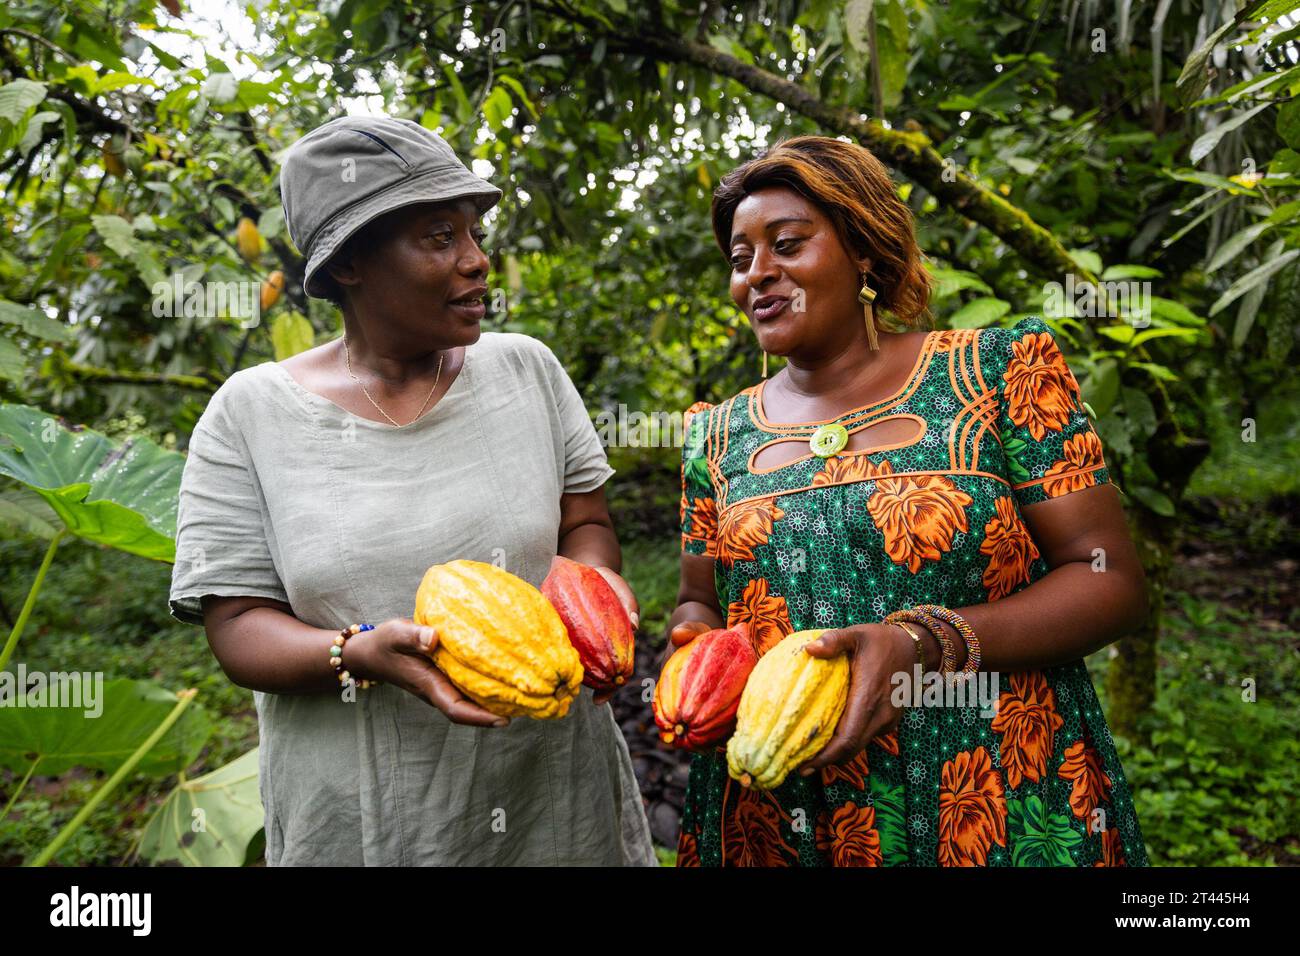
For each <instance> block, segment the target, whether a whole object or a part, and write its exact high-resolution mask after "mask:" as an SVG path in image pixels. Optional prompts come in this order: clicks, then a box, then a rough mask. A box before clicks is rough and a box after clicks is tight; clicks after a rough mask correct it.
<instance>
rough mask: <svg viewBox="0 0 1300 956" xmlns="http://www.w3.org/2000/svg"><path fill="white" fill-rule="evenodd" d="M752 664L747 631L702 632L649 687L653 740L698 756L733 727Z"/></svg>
mask: <svg viewBox="0 0 1300 956" xmlns="http://www.w3.org/2000/svg"><path fill="white" fill-rule="evenodd" d="M757 663H758V655H757V654H756V653H755V651H754V645H753V642H752V641H751V640H750V638H749V628H748V627H747V626H746V625H744V624H737V625H736V626H735V627H733V628H718V629H716V630H712V631H706V632H705V633H703V634H701V635H700V636H699V637H697V638H695V640H693V641H691V642H690V643H689V644H687V645H685V646H684V647H679V648H678V649H677V650H676V651H674V652H673V656H672V657H670V658H668V662H667V663H666V664H664V669H663V671H662V672H661V673H660V675H659V682H658V683H657V684H656V685H655V697H654V712H655V723H656V724H658V725H659V729H660V731H661V733H660V734H659V739H660V740H662V741H663V742H664V743H666V744H668V745H669V746H671V747H679V748H681V749H684V750H702V749H705V748H707V747H710V746H712V745H713V744H716V743H717V742H719V741H720V740H722V739H724V738H725V737H727V735H728V734H730V733H731V731H732V729H733V728H734V727H735V725H736V709H737V708H738V707H739V706H740V695H741V693H742V692H743V691H744V689H745V683H746V681H748V680H749V674H750V671H752V670H753V669H754V666H755V665H756V664H757Z"/></svg>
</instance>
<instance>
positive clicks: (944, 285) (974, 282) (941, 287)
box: [930, 267, 993, 299]
mask: <svg viewBox="0 0 1300 956" xmlns="http://www.w3.org/2000/svg"><path fill="white" fill-rule="evenodd" d="M930 274H931V275H932V276H934V279H935V286H934V292H933V293H932V294H931V296H930V298H932V299H946V298H948V297H949V296H951V295H955V294H956V293H957V292H960V291H961V290H962V289H974V290H976V291H977V292H983V293H985V294H987V295H992V294H993V290H992V289H991V288H989V285H988V283H986V282H985V281H984V280H983V279H981V278H980V277H979V276H977V275H976V274H975V273H973V272H965V271H963V270H961V269H945V268H942V267H932V268H931V269H930Z"/></svg>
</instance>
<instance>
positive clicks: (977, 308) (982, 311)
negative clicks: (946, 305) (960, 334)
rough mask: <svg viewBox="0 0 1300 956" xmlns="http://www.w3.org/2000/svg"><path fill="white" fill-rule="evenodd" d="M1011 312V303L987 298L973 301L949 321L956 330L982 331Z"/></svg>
mask: <svg viewBox="0 0 1300 956" xmlns="http://www.w3.org/2000/svg"><path fill="white" fill-rule="evenodd" d="M1010 311H1011V303H1010V302H1004V301H1003V300H1002V299H995V298H992V297H990V296H985V297H982V298H979V299H971V301H969V302H967V303H966V304H965V305H963V306H962V307H961V308H960V309H958V310H957V311H956V312H954V313H953V314H952V316H951V317H950V318H949V319H948V325H949V326H950V327H951V328H954V329H982V328H984V327H985V326H986V325H992V324H993V323H994V322H996V321H997V320H998V319H1000V318H1002V316H1004V315H1006V314H1007V313H1008V312H1010Z"/></svg>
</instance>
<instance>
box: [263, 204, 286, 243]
mask: <svg viewBox="0 0 1300 956" xmlns="http://www.w3.org/2000/svg"><path fill="white" fill-rule="evenodd" d="M283 230H284V207H283V206H281V205H279V204H278V203H277V204H276V205H274V206H268V207H267V209H266V211H265V212H263V213H262V215H261V216H259V217H258V219H257V231H258V232H259V233H261V234H262V238H263V239H273V238H275V237H276V236H278V235H279V234H280V233H281V232H282V231H283Z"/></svg>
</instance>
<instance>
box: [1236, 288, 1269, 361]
mask: <svg viewBox="0 0 1300 956" xmlns="http://www.w3.org/2000/svg"><path fill="white" fill-rule="evenodd" d="M1267 291H1268V286H1267V285H1257V286H1255V288H1253V289H1251V290H1250V291H1249V292H1247V293H1246V294H1245V295H1244V296H1242V297H1241V305H1240V306H1239V307H1238V309H1237V322H1236V324H1235V325H1234V326H1233V328H1232V347H1233V348H1235V349H1239V348H1241V347H1242V346H1243V345H1245V344H1246V336H1248V335H1250V330H1251V327H1252V326H1253V325H1254V324H1255V316H1256V315H1258V314H1259V307H1260V305H1261V304H1262V303H1263V301H1264V293H1265V292H1267Z"/></svg>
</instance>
